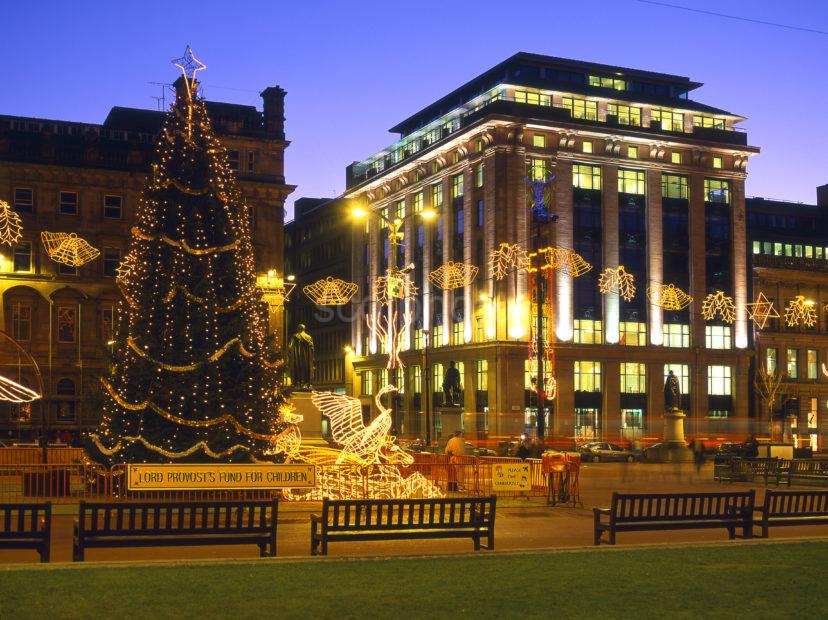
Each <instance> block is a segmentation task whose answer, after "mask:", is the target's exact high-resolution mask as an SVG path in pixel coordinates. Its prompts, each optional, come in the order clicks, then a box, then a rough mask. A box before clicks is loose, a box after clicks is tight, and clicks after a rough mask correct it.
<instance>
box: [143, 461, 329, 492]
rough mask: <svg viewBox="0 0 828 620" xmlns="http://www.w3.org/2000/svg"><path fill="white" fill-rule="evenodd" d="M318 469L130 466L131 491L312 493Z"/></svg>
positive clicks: (300, 466) (271, 465) (297, 466)
mask: <svg viewBox="0 0 828 620" xmlns="http://www.w3.org/2000/svg"><path fill="white" fill-rule="evenodd" d="M315 486H316V468H315V467H314V466H313V465H308V464H306V463H289V464H282V463H255V464H243V465H233V464H215V465H214V464H181V465H179V464H176V463H168V464H163V465H152V464H146V463H141V464H130V465H127V489H128V490H130V491H199V490H222V491H245V490H255V489H263V490H266V489H310V488H313V487H315Z"/></svg>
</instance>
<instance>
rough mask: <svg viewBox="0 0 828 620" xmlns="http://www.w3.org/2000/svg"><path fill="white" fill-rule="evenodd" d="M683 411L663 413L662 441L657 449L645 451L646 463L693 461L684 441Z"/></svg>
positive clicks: (691, 452) (690, 451)
mask: <svg viewBox="0 0 828 620" xmlns="http://www.w3.org/2000/svg"><path fill="white" fill-rule="evenodd" d="M686 417H687V416H686V415H684V412H683V411H667V412H665V413H664V440H663V441H662V442H661V445H660V446H658V447H657V448H650V449H649V450H647V460H648V461H659V462H662V463H679V462H681V463H688V462H692V461H693V451H692V450H691V449H690V448H688V447H687V442H686V441H685V440H684V418H686Z"/></svg>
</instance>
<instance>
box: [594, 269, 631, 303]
mask: <svg viewBox="0 0 828 620" xmlns="http://www.w3.org/2000/svg"><path fill="white" fill-rule="evenodd" d="M598 289H599V290H600V291H601V292H602V293H604V294H606V293H610V292H613V293H618V294H619V295H620V296H621V297H622V298H623V299H624V300H625V301H630V300H631V299H632V298H633V297H635V278H634V277H633V274H631V273H627V270H626V269H624V265H619V266H618V267H616V268H615V269H613V268H612V267H607V268H606V269H604V271H602V272H601V275H599V276H598Z"/></svg>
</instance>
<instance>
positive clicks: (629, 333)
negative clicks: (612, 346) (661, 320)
mask: <svg viewBox="0 0 828 620" xmlns="http://www.w3.org/2000/svg"><path fill="white" fill-rule="evenodd" d="M618 327H619V332H620V340H619V342H620V343H621V344H623V345H627V346H629V347H643V346H646V345H647V324H646V323H637V322H632V321H621V322H620V323H619V325H618Z"/></svg>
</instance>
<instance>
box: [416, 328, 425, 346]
mask: <svg viewBox="0 0 828 620" xmlns="http://www.w3.org/2000/svg"><path fill="white" fill-rule="evenodd" d="M414 348H415V349H418V350H419V349H422V348H423V330H422V329H415V330H414Z"/></svg>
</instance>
